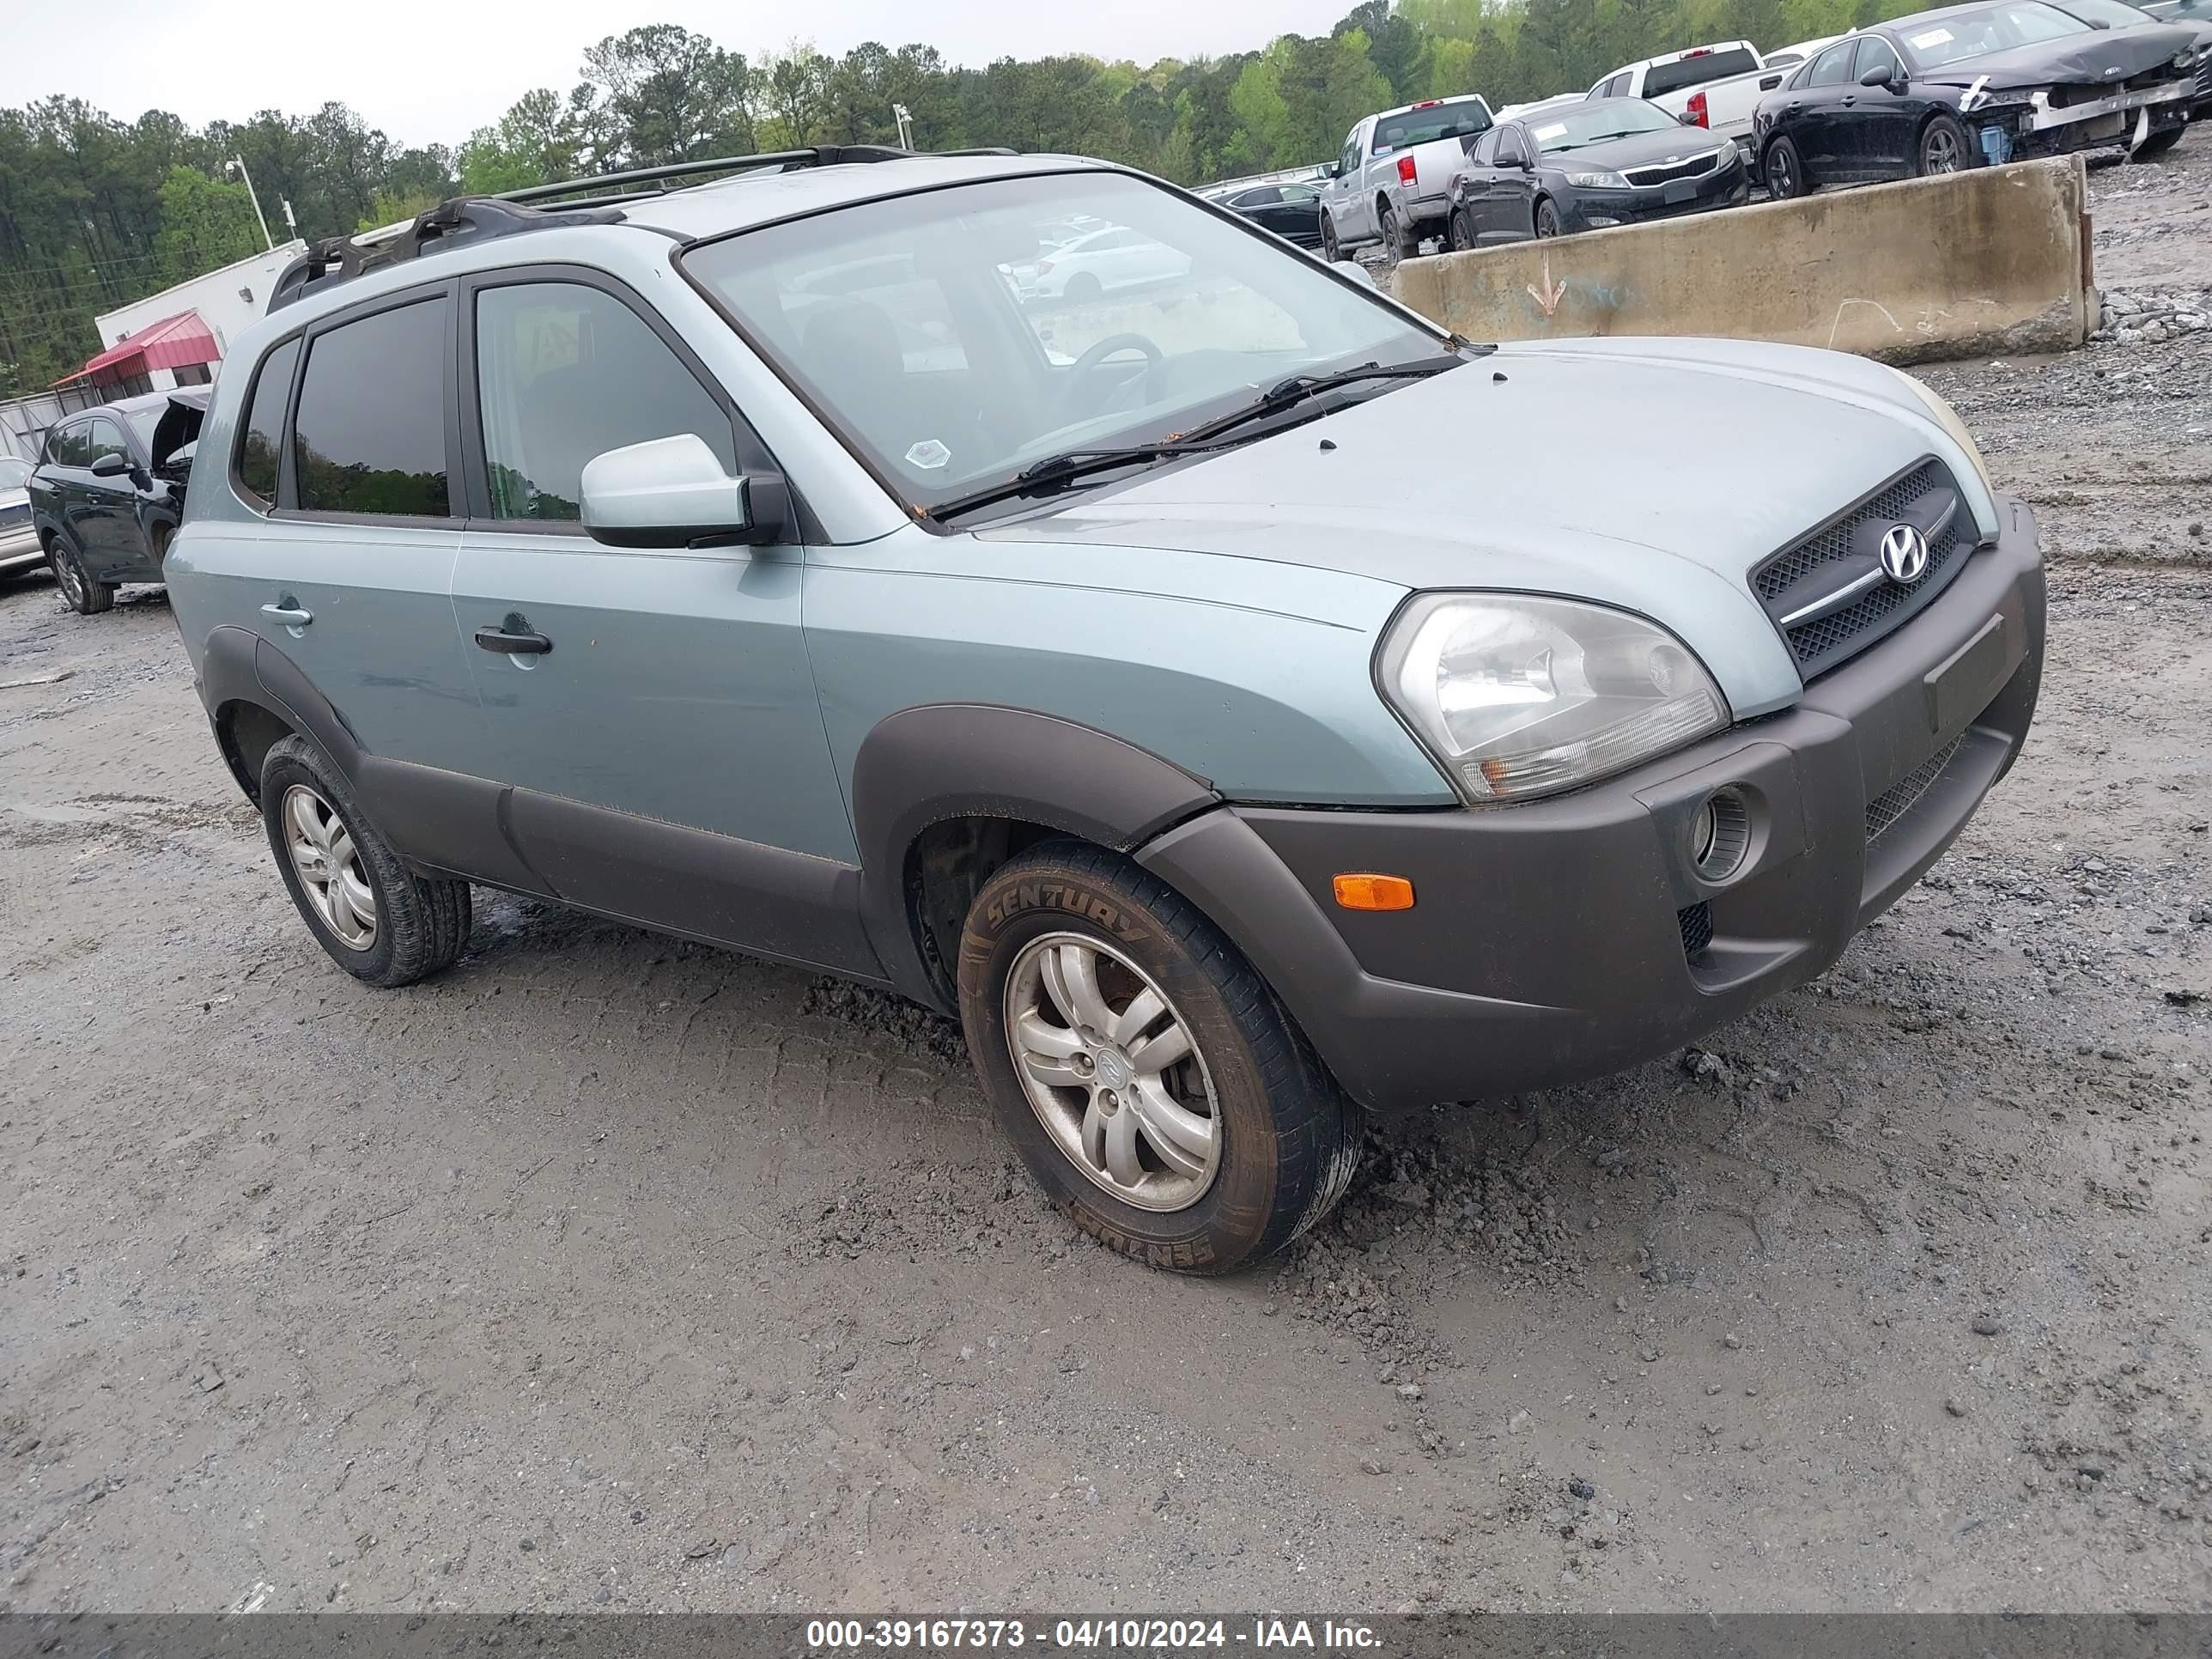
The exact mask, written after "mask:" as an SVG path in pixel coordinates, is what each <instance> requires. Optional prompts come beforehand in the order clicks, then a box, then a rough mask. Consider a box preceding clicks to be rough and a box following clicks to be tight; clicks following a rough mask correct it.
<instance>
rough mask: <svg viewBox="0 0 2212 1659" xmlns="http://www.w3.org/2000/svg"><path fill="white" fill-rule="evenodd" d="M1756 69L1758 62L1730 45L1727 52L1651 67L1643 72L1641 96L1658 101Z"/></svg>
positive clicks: (1748, 54)
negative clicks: (1665, 95) (1673, 94)
mask: <svg viewBox="0 0 2212 1659" xmlns="http://www.w3.org/2000/svg"><path fill="white" fill-rule="evenodd" d="M1758 67H1759V59H1758V58H1754V57H1753V56H1752V55H1751V54H1750V53H1749V52H1746V51H1745V50H1744V49H1743V48H1742V47H1741V46H1731V47H1729V49H1728V50H1727V51H1726V52H1706V53H1705V54H1704V55H1703V56H1701V57H1698V58H1679V59H1677V60H1676V61H1675V62H1674V63H1671V64H1652V66H1651V67H1650V69H1648V70H1644V96H1645V97H1646V98H1658V97H1662V96H1663V95H1664V94H1668V93H1670V92H1680V91H1681V89H1682V88H1684V87H1700V86H1703V85H1704V84H1705V82H1708V81H1724V80H1726V79H1727V78H1728V77H1729V76H1731V75H1748V74H1750V73H1751V72H1752V71H1753V70H1755V69H1757V68H1758Z"/></svg>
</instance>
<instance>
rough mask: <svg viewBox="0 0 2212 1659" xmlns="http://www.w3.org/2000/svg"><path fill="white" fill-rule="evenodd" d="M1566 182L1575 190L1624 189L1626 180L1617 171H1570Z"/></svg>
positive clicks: (1626, 183)
mask: <svg viewBox="0 0 2212 1659" xmlns="http://www.w3.org/2000/svg"><path fill="white" fill-rule="evenodd" d="M1567 182H1568V183H1569V184H1571V185H1573V186H1574V187H1575V188H1576V189H1577V190H1626V189H1627V188H1628V180H1627V179H1624V178H1622V177H1621V176H1620V174H1619V173H1569V174H1568V175H1567Z"/></svg>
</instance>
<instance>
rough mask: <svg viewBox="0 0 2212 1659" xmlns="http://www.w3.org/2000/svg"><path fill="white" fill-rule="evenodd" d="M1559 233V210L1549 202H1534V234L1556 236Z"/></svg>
mask: <svg viewBox="0 0 2212 1659" xmlns="http://www.w3.org/2000/svg"><path fill="white" fill-rule="evenodd" d="M1536 234H1537V235H1539V236H1557V235H1558V234H1559V209H1557V208H1555V207H1553V205H1552V204H1550V203H1549V202H1539V203H1537V204H1536Z"/></svg>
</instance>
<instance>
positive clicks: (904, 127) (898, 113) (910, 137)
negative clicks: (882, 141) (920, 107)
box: [891, 104, 914, 149]
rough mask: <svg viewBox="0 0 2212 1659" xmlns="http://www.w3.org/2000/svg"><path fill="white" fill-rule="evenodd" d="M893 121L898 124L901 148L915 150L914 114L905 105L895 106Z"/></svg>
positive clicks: (892, 108) (892, 111) (892, 112)
mask: <svg viewBox="0 0 2212 1659" xmlns="http://www.w3.org/2000/svg"><path fill="white" fill-rule="evenodd" d="M891 119H892V120H894V121H896V122H897V123H898V141H899V148H900V149H913V148H914V112H913V111H912V110H910V109H908V107H907V106H905V105H904V104H893V105H892V106H891Z"/></svg>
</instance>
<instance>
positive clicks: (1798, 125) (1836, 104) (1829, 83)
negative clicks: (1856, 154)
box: [1782, 40, 1861, 185]
mask: <svg viewBox="0 0 2212 1659" xmlns="http://www.w3.org/2000/svg"><path fill="white" fill-rule="evenodd" d="M1857 51H1858V42H1857V40H1842V41H1838V43H1837V44H1836V45H1834V46H1830V47H1829V48H1828V49H1827V50H1826V52H1822V53H1821V54H1820V56H1819V57H1818V58H1814V60H1813V61H1812V63H1811V64H1808V65H1807V66H1806V68H1805V69H1804V70H1802V72H1801V73H1800V74H1799V76H1798V78H1797V80H1796V83H1795V84H1794V85H1793V86H1792V87H1791V88H1790V90H1789V92H1788V93H1786V94H1784V104H1783V127H1782V130H1783V131H1784V132H1785V133H1786V134H1788V135H1789V137H1790V140H1791V142H1793V143H1796V146H1797V154H1798V155H1799V156H1800V157H1801V158H1802V160H1803V161H1804V163H1805V166H1806V168H1807V169H1808V172H1809V173H1810V175H1811V177H1812V179H1813V180H1814V182H1815V183H1816V184H1823V185H1826V184H1837V183H1841V182H1844V181H1845V180H1848V179H1854V178H1857V176H1858V175H1857V173H1854V172H1853V171H1852V170H1851V166H1850V161H1848V160H1847V158H1846V157H1845V155H1844V150H1843V138H1842V136H1841V135H1842V131H1843V117H1844V114H1845V106H1844V100H1845V99H1846V98H1852V94H1856V93H1857V92H1858V91H1859V90H1860V89H1861V88H1859V86H1858V83H1857V82H1855V81H1853V80H1852V79H1851V58H1852V56H1853V55H1854V54H1855V53H1856V52H1857ZM1852 101H1853V102H1854V103H1855V102H1857V100H1856V98H1852Z"/></svg>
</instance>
